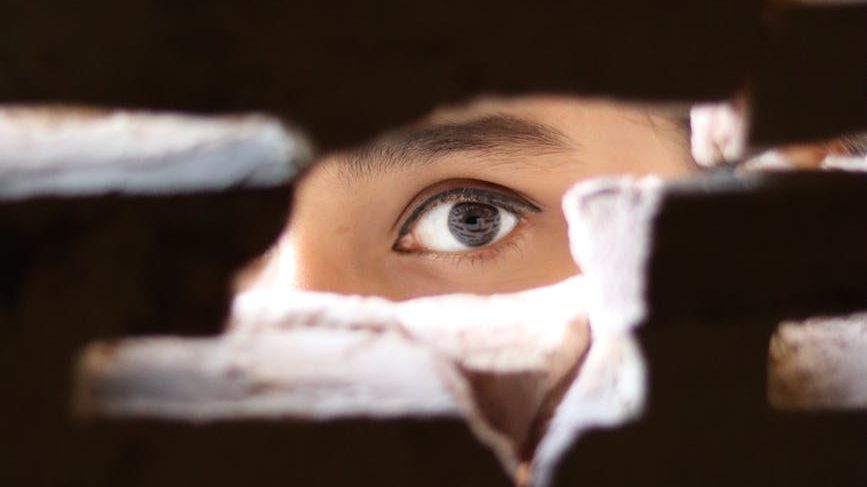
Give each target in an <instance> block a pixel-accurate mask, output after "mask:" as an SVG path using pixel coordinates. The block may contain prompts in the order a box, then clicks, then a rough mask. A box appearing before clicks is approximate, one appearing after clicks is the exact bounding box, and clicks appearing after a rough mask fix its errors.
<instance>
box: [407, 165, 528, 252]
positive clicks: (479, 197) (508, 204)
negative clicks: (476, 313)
mask: <svg viewBox="0 0 867 487" xmlns="http://www.w3.org/2000/svg"><path fill="white" fill-rule="evenodd" d="M476 184H486V185H489V184H490V183H484V182H476ZM507 192H509V193H514V192H513V191H511V190H509V189H506V188H503V189H500V190H489V189H482V188H477V187H459V188H453V189H449V190H446V191H442V192H440V193H437V194H435V195H433V196H431V197H429V198H427V199H426V200H424V202H422V203H421V204H419V205H418V206H416V207H415V209H414V210H413V211H412V213H410V215H409V217H407V218H406V219H405V220H404V222H403V224H402V225H401V226H400V230H399V231H398V235H397V240H396V241H395V243H394V245H393V246H392V250H394V251H396V252H399V253H403V254H412V255H421V256H425V257H428V258H430V259H432V260H440V259H448V260H450V261H452V262H453V263H454V264H455V265H466V264H467V261H468V260H469V263H470V265H475V264H476V263H479V262H483V261H488V260H491V259H493V258H495V257H497V256H499V255H500V254H501V253H502V252H503V251H505V250H509V249H513V250H516V251H520V246H519V245H518V241H519V240H520V237H521V234H522V233H523V232H518V231H516V230H517V229H518V228H526V225H527V218H526V217H527V214H528V213H539V212H541V211H542V209H541V208H539V207H538V206H537V205H535V204H533V203H531V202H530V201H528V199H527V198H525V197H523V196H521V195H517V194H513V195H508V194H505V193H507ZM451 202H473V203H483V204H487V205H491V206H496V207H498V208H502V209H504V210H506V211H509V212H512V213H513V214H514V215H515V216H516V217H517V218H518V220H519V223H518V225H519V227H516V229H515V230H512V235H509V236H507V237H506V238H504V239H502V240H501V241H499V242H496V243H494V244H492V245H489V246H486V247H483V248H480V249H478V250H473V251H467V252H459V253H458V252H456V253H438V252H426V251H418V250H410V249H404V248H401V247H400V246H399V244H400V240H401V239H402V238H403V237H405V236H406V235H407V234H409V233H410V232H411V231H412V229H413V226H414V224H415V223H416V222H417V221H418V219H419V218H421V217H422V216H424V215H425V214H426V213H427V212H428V211H431V210H433V209H434V208H436V207H437V206H439V205H442V204H447V203H451Z"/></svg>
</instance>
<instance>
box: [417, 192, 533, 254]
mask: <svg viewBox="0 0 867 487" xmlns="http://www.w3.org/2000/svg"><path fill="white" fill-rule="evenodd" d="M458 203H460V202H455V203H446V204H442V205H439V206H437V207H436V208H434V209H432V210H430V211H428V212H427V213H425V214H424V215H422V217H421V218H419V219H418V221H416V224H415V228H413V229H412V235H413V237H415V240H416V241H417V242H418V244H419V246H421V247H422V248H423V249H424V250H426V251H429V252H464V251H467V250H473V249H479V248H484V247H487V246H488V245H491V244H493V243H494V242H496V241H498V240H500V239H502V238H503V237H505V236H506V235H508V234H509V233H510V232H511V231H512V230H514V228H515V226H516V225H517V224H518V217H517V216H515V214H514V213H512V212H510V211H508V210H504V209H502V208H499V207H497V206H494V205H491V206H493V207H494V208H496V209H497V211H498V212H499V213H500V228H499V230H497V235H496V236H494V238H493V239H491V241H490V242H488V243H487V244H485V245H482V246H480V247H470V246H468V245H464V244H463V243H461V241H460V240H458V239H457V238H455V236H454V235H452V232H451V231H450V230H449V212H451V210H452V208H453V207H454V206H455V205H456V204H458Z"/></svg>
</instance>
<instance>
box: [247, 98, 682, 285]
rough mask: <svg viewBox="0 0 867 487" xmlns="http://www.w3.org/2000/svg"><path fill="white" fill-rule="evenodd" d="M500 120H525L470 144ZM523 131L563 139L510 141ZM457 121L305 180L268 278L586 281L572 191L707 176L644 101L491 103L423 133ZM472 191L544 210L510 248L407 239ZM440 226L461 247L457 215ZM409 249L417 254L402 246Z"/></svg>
mask: <svg viewBox="0 0 867 487" xmlns="http://www.w3.org/2000/svg"><path fill="white" fill-rule="evenodd" d="M492 117H493V119H498V118H497V117H500V118H504V119H506V120H509V121H511V122H507V123H505V124H499V125H498V123H499V122H491V123H488V124H487V125H485V124H484V123H483V124H482V125H484V127H483V129H482V130H481V133H479V134H478V137H476V136H475V135H473V136H472V138H471V140H470V142H467V143H461V140H463V138H470V135H468V134H471V132H472V130H473V129H472V127H470V128H469V129H467V131H465V132H461V130H463V129H464V125H462V124H472V123H473V122H474V121H478V120H490V119H492ZM523 122H527V123H529V124H532V126H531V127H530V128H531V129H532V128H534V127H535V128H541V129H544V133H545V134H549V133H550V134H552V135H551V137H550V138H547V136H539V137H536V136H534V135H528V134H527V133H515V134H512V133H511V132H510V131H511V130H514V126H520V125H521V123H523ZM477 125H478V124H477ZM443 126H449V127H451V130H452V131H451V132H448V131H446V132H445V133H440V134H438V135H436V136H426V138H425V137H422V138H421V140H422V141H421V142H419V138H418V137H416V138H413V137H414V136H406V137H405V138H404V139H402V142H401V143H400V144H398V146H400V147H402V149H401V150H392V149H393V148H389V147H390V146H389V142H388V139H386V142H384V143H383V144H380V149H381V147H386V149H381V150H368V151H367V153H366V155H365V156H364V157H363V158H361V162H358V161H359V158H358V157H355V156H354V155H353V154H352V153H340V154H333V155H330V156H328V157H326V158H324V159H323V160H321V161H320V162H319V163H318V164H317V165H316V166H314V167H313V168H312V169H311V170H310V171H309V173H308V174H307V175H306V176H305V178H304V179H303V180H302V181H301V182H300V183H299V185H298V187H297V190H296V196H295V202H294V208H293V214H292V217H291V221H290V224H289V226H288V231H287V232H286V233H285V234H284V236H283V238H282V239H281V241H280V243H279V244H278V246H277V247H276V248H275V249H274V251H272V253H271V255H270V256H269V262H268V263H266V264H265V271H264V272H263V273H262V274H261V276H262V277H261V279H268V280H272V281H273V280H278V281H282V284H284V285H288V286H290V287H291V288H294V289H299V290H314V291H330V292H336V293H342V294H360V295H376V296H383V297H386V298H389V299H394V300H404V299H409V298H414V297H419V296H426V295H438V294H447V293H475V294H491V293H504V292H513V291H518V290H522V289H527V288H532V287H537V286H542V285H546V284H551V283H554V282H557V281H560V280H563V279H565V278H567V277H570V276H573V275H575V274H576V273H579V272H580V269H579V268H578V267H577V266H576V264H575V263H574V261H573V259H572V256H571V254H570V251H569V245H568V238H567V229H566V222H565V220H564V217H563V213H562V210H561V202H560V201H561V197H562V195H563V194H564V192H565V191H566V190H567V189H568V188H569V187H571V186H572V185H573V184H575V183H576V182H579V181H582V180H586V179H590V178H595V177H601V176H612V175H632V176H645V175H651V174H652V175H656V176H659V177H661V178H667V179H670V178H679V177H684V176H687V175H688V174H690V173H691V172H693V171H695V169H694V168H695V164H694V162H693V160H692V159H691V156H690V151H689V144H688V134H687V133H686V130H685V129H684V128H682V127H680V126H679V125H678V124H677V123H676V122H674V121H673V120H672V119H671V118H669V117H665V116H662V115H660V114H658V113H656V112H654V111H652V110H650V109H648V108H643V107H638V106H629V105H624V104H616V103H613V102H606V101H589V100H581V99H573V98H562V97H534V98H520V99H513V100H502V99H486V100H481V101H476V102H474V103H472V104H469V105H466V106H462V107H456V108H450V109H445V110H440V111H438V112H435V113H434V114H432V115H431V116H430V117H428V118H427V119H425V120H424V121H422V122H421V123H420V124H419V125H418V127H416V128H417V129H421V130H422V132H424V130H425V128H426V127H434V132H436V127H443ZM491 126H493V127H494V129H493V130H492V129H491V128H490V127H491ZM476 128H478V127H476ZM549 129H550V130H549ZM486 131H487V132H486ZM530 132H531V133H534V132H533V131H532V130H530ZM473 133H474V132H473ZM486 137H488V138H487V139H486ZM398 139H400V137H398ZM549 139H550V140H549ZM431 140H433V142H431ZM540 140H541V141H542V143H539V142H540ZM552 141H553V142H552ZM401 144H402V145H401ZM419 147H421V149H419ZM386 160H387V161H386ZM353 161H355V162H353ZM462 188H470V189H472V190H478V189H479V188H480V189H481V190H482V191H488V192H493V193H496V194H505V195H506V196H505V197H507V198H517V199H518V200H520V201H525V202H528V203H530V204H531V206H533V207H535V209H538V211H535V209H534V210H533V211H526V212H524V213H523V214H522V215H518V216H517V217H516V221H517V224H516V225H515V227H514V228H513V229H511V230H510V231H509V232H508V234H507V235H505V236H503V237H502V238H501V239H499V240H497V241H495V242H493V243H490V244H487V245H483V246H481V247H475V248H468V249H466V250H465V251H457V252H455V251H451V252H438V251H431V250H430V249H428V248H427V247H426V245H425V241H424V239H423V238H422V237H417V236H416V233H417V232H416V233H410V234H409V235H408V236H407V235H403V236H402V235H401V234H400V232H401V229H402V227H406V226H407V225H406V222H407V219H408V218H409V217H410V216H411V215H412V214H413V212H414V211H415V212H416V213H419V211H418V209H419V208H420V205H422V203H423V202H425V201H428V200H429V199H431V198H436V197H437V195H440V194H444V193H446V192H448V191H451V192H452V193H456V192H457V193H461V191H462ZM432 206H434V207H435V206H436V205H432ZM492 206H494V207H496V205H492ZM499 211H501V212H503V211H508V210H505V209H502V208H500V209H499ZM426 214H428V213H427V210H425V212H422V213H421V217H420V218H424V216H425V215H426ZM501 215H503V217H504V220H503V221H504V222H505V221H507V220H508V218H507V215H506V214H504V213H501ZM417 225H418V220H417V221H416V227H415V228H418V226H417ZM410 226H412V225H410ZM428 226H429V227H430V228H433V229H435V230H437V229H438V228H439V227H442V228H443V232H446V233H442V235H445V237H444V238H449V237H448V235H449V234H448V233H447V231H448V230H447V221H446V219H445V218H443V219H440V220H435V219H430V220H429V225H428ZM404 229H405V228H404ZM407 242H409V247H410V248H409V249H406V248H402V247H401V245H403V246H404V247H406V245H405V244H406V243H407ZM399 247H400V248H399Z"/></svg>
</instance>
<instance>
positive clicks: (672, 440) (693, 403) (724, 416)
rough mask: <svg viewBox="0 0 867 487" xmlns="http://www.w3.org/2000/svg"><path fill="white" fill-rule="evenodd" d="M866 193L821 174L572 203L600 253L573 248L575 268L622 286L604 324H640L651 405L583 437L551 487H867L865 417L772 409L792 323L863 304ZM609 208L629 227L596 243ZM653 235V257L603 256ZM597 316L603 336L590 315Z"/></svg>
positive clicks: (616, 189) (855, 182)
mask: <svg viewBox="0 0 867 487" xmlns="http://www.w3.org/2000/svg"><path fill="white" fill-rule="evenodd" d="M864 184H865V180H864V179H863V176H861V175H852V174H849V175H847V174H819V173H815V174H799V175H775V176H755V175H753V176H745V177H740V178H733V177H724V178H718V179H713V178H710V179H707V180H705V181H702V182H701V183H700V184H691V185H681V186H673V187H664V186H657V187H656V188H655V189H654V188H653V185H647V184H645V185H639V184H636V183H634V182H633V183H630V182H629V181H628V180H620V181H614V182H608V183H607V185H606V184H603V183H595V184H593V185H592V186H589V187H587V188H585V189H586V191H574V192H573V193H571V200H570V199H569V198H567V200H566V201H565V202H564V204H565V205H573V209H574V211H573V212H572V213H571V214H568V215H569V217H570V225H579V226H584V227H585V228H584V229H583V230H582V231H581V232H580V233H577V234H576V233H573V235H583V237H582V238H585V239H588V240H589V241H584V242H576V241H574V240H573V242H572V244H573V245H574V246H575V247H576V248H575V249H574V254H575V256H576V259H577V260H578V261H579V264H580V265H581V266H582V268H585V269H588V272H594V273H596V272H599V273H604V274H606V275H611V276H615V278H612V279H611V280H606V281H603V282H606V283H607V284H606V286H605V287H603V289H602V294H603V296H601V297H600V299H603V300H604V302H605V303H606V304H607V305H609V306H613V307H615V308H616V307H618V306H619V307H621V308H622V309H624V310H625V311H624V312H625V316H624V317H623V318H622V319H618V318H617V315H616V313H608V314H602V315H600V316H601V317H602V318H603V319H605V320H607V322H610V323H611V324H612V325H615V326H617V325H621V324H628V322H629V321H630V320H634V319H638V320H639V321H640V322H641V328H640V329H639V330H638V338H639V342H640V344H641V348H642V351H643V353H644V356H645V359H646V362H647V369H648V373H649V381H648V383H647V388H648V389H647V390H648V397H647V404H646V408H645V412H644V414H643V415H642V416H641V418H640V419H638V420H637V421H635V422H633V423H630V424H628V425H626V426H623V427H620V428H618V429H616V430H598V431H592V432H589V433H584V434H583V435H582V438H581V440H580V441H579V442H577V443H575V444H574V445H572V447H571V448H570V449H568V451H566V453H565V454H564V455H563V456H562V457H561V458H560V459H559V463H558V464H557V466H556V467H555V468H554V469H553V472H552V473H551V482H550V484H549V485H576V484H588V485H599V486H607V485H612V486H620V485H698V484H701V485H711V486H720V487H722V486H730V485H742V484H750V485H780V486H783V485H785V486H812V485H822V484H831V485H845V486H860V485H863V479H864V477H863V475H864V470H863V469H864V465H865V464H864V459H865V458H867V442H865V435H864V432H865V431H867V417H865V414H864V410H863V409H860V410H853V411H848V412H836V413H828V412H824V413H817V412H814V413H810V414H805V413H782V412H777V411H773V410H772V409H770V408H769V406H768V404H767V400H766V397H767V391H768V389H767V370H768V369H767V351H768V341H769V338H770V336H771V333H772V330H773V329H774V328H775V326H776V323H777V322H778V321H779V320H780V319H782V318H784V317H786V316H787V315H792V316H800V315H803V314H805V313H806V314H815V313H818V312H820V311H831V310H834V311H838V312H844V311H851V310H855V309H858V308H859V307H860V308H863V307H865V306H867V292H865V289H864V283H865V282H867V279H865V276H867V274H865V267H864V258H865V254H864V251H863V249H864V248H865V240H864V239H865V234H864V233H863V232H861V229H862V228H863V222H864V221H865V215H864V207H865V205H864V204H863V198H864V194H867V193H865V191H864V187H863V185H864ZM600 188H605V189H606V191H601V190H600ZM618 199H622V200H623V201H622V202H620V203H619V204H618V201H617V200H618ZM596 205H598V206H599V207H601V208H594V206H596ZM612 207H614V208H625V211H626V212H627V213H631V217H629V216H626V215H618V217H619V218H618V222H617V225H615V228H619V229H621V230H622V231H621V232H620V233H619V234H618V233H617V232H605V231H600V232H596V231H594V230H596V229H600V230H602V229H603V228H604V227H605V226H607V225H608V221H607V220H606V218H600V216H603V217H604V216H605V215H606V212H605V211H597V210H605V209H610V208H612ZM648 209H652V210H653V211H652V212H651V213H650V215H651V216H650V217H649V218H648V211H646V210H648ZM581 217H587V218H581ZM621 221H626V222H632V223H633V225H622V224H621ZM644 232H648V233H649V237H650V238H649V240H648V241H649V242H650V243H651V244H650V246H649V248H645V249H643V250H642V249H640V247H639V249H632V248H629V247H622V248H624V249H626V250H628V251H630V252H634V253H635V252H637V254H633V255H632V256H628V255H627V256H626V257H624V256H622V255H620V253H619V252H609V253H607V252H605V249H608V248H610V247H612V246H616V245H617V242H618V240H623V239H630V240H633V241H634V240H636V239H637V240H638V241H639V242H642V241H645V238H647V237H648V235H642V233H644ZM843 236H845V238H843ZM835 237H836V238H835ZM594 238H596V239H598V240H594ZM594 247H598V248H597V249H595V250H594ZM615 248H617V247H615ZM582 259H591V260H592V261H591V260H588V261H584V260H582ZM618 279H623V281H624V282H625V285H626V288H625V289H626V291H627V292H624V288H619V287H618V286H617V282H618ZM632 279H639V280H641V281H643V283H642V284H641V285H639V286H635V285H634V283H633V282H632V281H631V280H632ZM636 290H638V291H639V292H636ZM634 300H639V301H640V302H639V303H637V304H636V303H634V302H631V301H634ZM634 310H639V311H640V312H639V313H635V312H634ZM589 311H590V320H591V322H593V320H594V317H595V316H597V314H598V311H597V310H596V309H595V308H594V306H593V303H591V307H590V310H589ZM847 365H849V366H853V367H857V363H849V364H847ZM850 372H852V373H853V374H855V375H860V376H862V377H863V371H853V370H851V369H850ZM841 406H845V404H841Z"/></svg>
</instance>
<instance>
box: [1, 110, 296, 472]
mask: <svg viewBox="0 0 867 487" xmlns="http://www.w3.org/2000/svg"><path fill="white" fill-rule="evenodd" d="M16 110H18V109H16ZM10 113H12V112H10V111H6V110H4V111H2V115H0V118H3V117H7V118H5V119H4V122H2V123H0V129H2V130H0V178H2V183H0V188H2V189H0V235H2V236H3V238H2V240H0V269H2V272H0V397H3V401H2V402H0V417H3V418H4V420H3V421H2V422H0V434H2V436H3V438H4V439H5V440H4V441H5V442H6V444H8V445H12V447H11V448H10V449H4V454H3V455H2V456H0V484H3V485H39V484H40V483H43V484H50V485H56V484H57V483H63V482H66V478H67V477H66V476H67V474H70V475H71V472H73V471H74V470H75V468H76V467H75V465H76V462H78V461H80V460H81V458H80V457H79V456H78V455H79V453H80V454H81V455H86V453H85V452H87V451H88V450H87V449H86V448H79V447H81V446H82V444H87V441H86V440H85V439H83V438H79V437H77V436H76V435H77V433H76V431H77V426H76V425H75V424H73V423H72V422H71V421H70V420H69V414H68V409H69V390H70V384H69V382H70V378H71V377H70V367H71V365H72V362H73V357H74V355H75V354H76V353H77V352H78V351H79V349H80V347H82V346H83V345H84V344H86V343H87V342H89V341H90V340H93V339H95V338H109V337H118V336H126V335H140V334H149V333H159V332H162V333H176V334H215V333H217V332H218V331H219V330H220V329H221V328H222V326H223V321H224V318H225V316H226V314H227V312H228V309H229V301H230V296H231V281H232V277H233V275H234V273H235V272H236V270H237V269H238V268H239V267H240V266H241V265H242V264H243V263H245V262H247V261H249V260H250V259H251V258H253V257H255V256H257V255H259V254H261V253H262V252H263V251H264V250H265V249H266V248H267V247H268V245H269V244H270V243H271V242H272V241H273V240H274V239H275V238H276V237H277V235H278V234H279V232H280V231H281V230H282V228H283V226H284V225H285V221H286V218H287V213H288V210H289V203H290V198H291V187H290V183H291V177H292V176H293V175H294V172H295V171H296V170H298V169H299V167H298V166H297V165H295V164H294V163H295V159H294V157H295V156H299V155H301V156H303V154H293V153H289V152H287V151H286V146H285V145H284V144H282V143H278V144H274V143H273V141H274V139H273V137H272V136H273V135H275V133H274V130H282V129H279V126H277V125H275V124H274V123H273V122H267V123H264V124H260V123H259V122H254V123H250V124H248V123H247V122H249V120H247V121H244V120H235V121H231V120H226V119H218V120H203V119H189V118H183V117H181V118H178V117H163V118H160V117H155V116H153V115H147V116H140V117H138V118H137V116H136V115H133V114H115V115H112V114H111V113H109V114H105V113H91V114H90V115H88V116H90V117H95V118H92V119H90V120H89V121H82V120H81V118H80V117H82V116H84V115H82V114H81V113H80V112H79V111H73V112H64V111H61V112H56V111H50V112H45V111H40V110H37V113H34V112H30V111H27V112H15V115H14V117H18V119H19V120H21V121H22V123H21V124H17V123H14V124H11V125H10V124H7V123H6V122H8V120H9V118H8V117H10V116H12V115H10ZM113 116H117V117H118V118H119V119H120V120H121V122H119V123H118V124H117V125H116V124H115V123H114V122H112V121H111V120H112V117H113ZM25 121H26V123H25ZM77 121H81V122H82V124H81V125H79V124H78V123H77ZM70 122H75V123H74V124H73V125H74V127H70V126H69V124H70ZM115 122H117V120H115ZM138 122H140V123H138ZM187 123H189V124H191V125H192V127H191V128H192V131H191V132H190V133H189V134H175V136H168V135H167V132H166V129H169V130H168V132H174V131H175V130H179V131H183V127H185V126H186V125H185V124H187ZM235 123H237V125H233V124H235ZM226 125H228V126H226ZM232 126H237V128H239V131H238V133H235V132H233V131H232V130H231V127H232ZM99 127H102V128H111V130H108V131H107V132H102V131H100V130H96V129H97V128H99ZM203 127H204V128H218V129H219V130H217V131H216V135H215V134H214V133H213V132H212V131H210V130H204V132H203V131H200V130H199V129H202V128H203ZM256 134H270V135H267V136H266V137H264V138H261V139H260V138H257V136H256ZM277 135H278V139H283V138H286V137H288V135H287V134H282V135H280V134H277ZM241 140H243V143H240V141H241ZM162 143H165V145H161V144H162ZM111 147H114V148H119V149H118V150H117V151H109V150H108V149H109V148H111ZM66 151H68V152H66ZM202 154H206V155H207V157H204V158H197V155H202ZM66 156H69V159H66V158H65V157H66ZM91 156H93V159H91ZM187 157H189V158H190V159H187ZM236 163H237V164H238V165H239V166H240V167H236V166H235V164H236ZM97 165H98V166H99V170H100V171H102V170H106V171H108V172H110V173H113V174H114V175H119V176H122V177H119V178H117V179H115V178H107V179H105V178H100V177H99V175H98V174H97V175H94V174H93V173H91V175H94V180H95V181H96V182H94V181H93V180H89V179H88V178H87V177H84V175H85V173H87V172H88V171H89V169H93V168H95V166H97ZM37 166H39V169H40V170H36V167H37ZM73 166H75V167H77V168H79V169H81V168H82V167H83V166H84V167H87V168H88V170H82V171H81V172H79V171H77V170H76V171H69V169H70V168H71V167H73ZM170 166H171V167H174V168H175V169H177V171H178V172H176V173H174V176H180V175H183V176H184V178H185V177H189V179H184V178H181V177H178V178H176V177H174V176H170V175H169V174H162V175H161V176H160V177H158V178H156V179H154V180H151V179H149V178H150V176H152V175H153V174H155V173H153V172H150V169H153V168H166V167H170ZM277 167H279V168H280V169H279V170H277V171H275V170H274V169H275V168H277ZM49 168H50V169H49ZM234 169H238V170H237V171H235V170H234ZM258 169H262V171H261V172H260V171H259V170H258ZM187 170H191V171H192V172H191V173H188V172H187ZM159 171H160V169H157V172H159ZM64 173H68V174H74V175H75V178H73V179H76V178H77V179H78V182H79V183H81V184H80V185H79V184H76V185H73V186H68V185H66V184H63V185H60V186H58V185H55V184H53V183H54V182H57V181H58V178H60V179H59V180H63V181H65V182H69V181H70V179H67V178H65V177H63V176H62V174H64ZM102 174H105V172H102ZM214 174H220V175H223V176H226V175H228V176H229V178H228V179H226V178H218V179H219V180H212V179H209V177H210V176H213V175H214ZM250 175H258V176H262V177H261V178H260V177H258V176H257V177H253V178H252V179H250V178H248V177H247V176H250ZM162 177H166V178H168V179H171V180H172V181H176V182H180V181H184V184H183V185H179V186H172V185H171V184H170V183H168V182H167V183H166V186H165V188H163V186H162V185H160V186H159V187H156V186H149V185H145V186H143V187H137V188H136V189H135V191H127V190H128V189H130V188H132V187H133V186H130V185H129V184H133V185H134V184H136V183H139V182H143V181H149V183H148V184H150V183H156V182H158V181H159V180H161V178H162ZM29 183H33V184H29ZM43 183H47V184H43ZM83 187H85V188H87V191H85V193H88V194H76V195H74V196H73V194H72V193H78V191H77V190H76V189H75V188H83ZM16 188H17V189H16ZM21 188H26V191H24V192H21V191H19V190H20V189H21ZM148 188H150V189H152V190H157V191H156V192H161V191H159V189H160V188H163V189H166V190H167V191H168V188H171V191H170V192H168V193H163V194H149V193H153V191H150V190H148ZM118 193H126V195H122V194H118ZM129 193H135V194H129ZM25 196H26V197H25ZM22 411H24V412H26V414H24V416H22ZM22 418H23V419H22ZM52 472H53V473H52ZM8 476H12V479H11V480H9V478H8ZM51 476H54V477H51ZM43 477H44V479H43ZM40 479H43V480H44V482H43V481H42V480H40ZM73 483H74V482H73Z"/></svg>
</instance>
